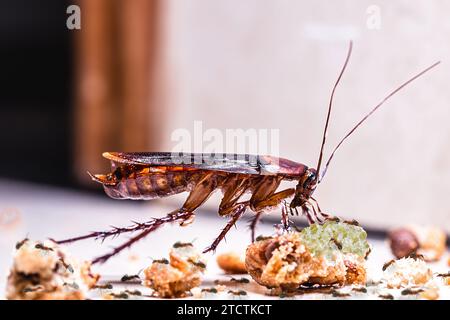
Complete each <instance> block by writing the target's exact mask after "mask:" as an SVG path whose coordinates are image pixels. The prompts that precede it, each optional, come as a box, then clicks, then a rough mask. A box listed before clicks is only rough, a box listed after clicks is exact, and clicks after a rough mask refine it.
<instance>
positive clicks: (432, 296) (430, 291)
mask: <svg viewBox="0 0 450 320" xmlns="http://www.w3.org/2000/svg"><path fill="white" fill-rule="evenodd" d="M419 296H420V297H421V298H423V299H427V300H437V299H439V289H438V288H435V287H433V288H427V289H426V290H424V291H422V292H420V293H419Z"/></svg>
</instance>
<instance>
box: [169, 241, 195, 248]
mask: <svg viewBox="0 0 450 320" xmlns="http://www.w3.org/2000/svg"><path fill="white" fill-rule="evenodd" d="M192 246H193V245H192V243H190V242H180V241H177V242H175V243H174V244H173V246H172V247H173V248H184V247H192Z"/></svg>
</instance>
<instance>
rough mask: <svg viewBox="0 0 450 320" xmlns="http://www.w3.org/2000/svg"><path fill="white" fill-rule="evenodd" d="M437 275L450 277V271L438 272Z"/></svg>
mask: <svg viewBox="0 0 450 320" xmlns="http://www.w3.org/2000/svg"><path fill="white" fill-rule="evenodd" d="M436 277H441V278H447V277H450V271H449V272H447V273H438V274H437V275H436Z"/></svg>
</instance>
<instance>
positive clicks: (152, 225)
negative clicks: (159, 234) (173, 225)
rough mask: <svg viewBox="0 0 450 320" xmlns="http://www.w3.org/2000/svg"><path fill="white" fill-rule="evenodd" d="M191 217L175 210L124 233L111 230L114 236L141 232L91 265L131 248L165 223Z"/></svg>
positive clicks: (138, 224)
mask: <svg viewBox="0 0 450 320" xmlns="http://www.w3.org/2000/svg"><path fill="white" fill-rule="evenodd" d="M193 215H194V213H193V212H181V211H179V210H176V211H174V212H171V213H169V214H168V215H167V216H165V217H163V218H154V219H152V220H151V221H149V222H145V223H136V224H135V227H134V230H130V229H129V228H123V229H125V231H123V230H121V229H120V228H115V229H113V230H115V231H118V232H119V233H117V234H116V235H118V234H120V233H123V232H131V231H138V230H139V231H141V233H139V234H137V235H136V236H134V237H132V238H130V239H129V240H128V241H126V242H124V243H123V244H121V245H120V246H118V247H116V248H114V249H113V250H112V251H111V252H109V253H107V254H104V255H102V256H100V257H97V258H95V259H93V260H92V264H96V263H104V262H106V261H107V260H108V259H109V258H111V257H113V256H115V255H116V254H118V253H119V252H121V251H122V250H124V249H126V248H129V247H131V246H132V245H133V244H134V243H136V242H137V241H139V240H141V239H143V238H145V237H146V236H147V235H148V234H149V233H151V232H153V231H155V230H156V229H158V228H159V227H161V226H163V225H164V224H166V223H170V222H175V221H180V222H183V221H186V220H189V219H190V218H191V217H192V216H193ZM121 231H123V232H121Z"/></svg>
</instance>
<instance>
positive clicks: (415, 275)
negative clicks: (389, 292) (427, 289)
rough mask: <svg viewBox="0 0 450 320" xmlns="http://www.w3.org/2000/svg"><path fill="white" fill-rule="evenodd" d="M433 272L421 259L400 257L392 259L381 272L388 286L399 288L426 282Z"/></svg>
mask: <svg viewBox="0 0 450 320" xmlns="http://www.w3.org/2000/svg"><path fill="white" fill-rule="evenodd" d="M432 277H433V272H432V271H431V269H430V268H429V267H428V266H427V264H426V263H425V261H423V260H422V259H413V258H402V259H399V260H394V261H393V262H392V263H390V264H389V265H388V266H387V267H386V269H385V270H384V272H383V281H384V282H385V283H386V286H387V287H388V288H401V287H408V286H420V285H425V284H427V283H428V282H429V281H430V280H431V279H432Z"/></svg>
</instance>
